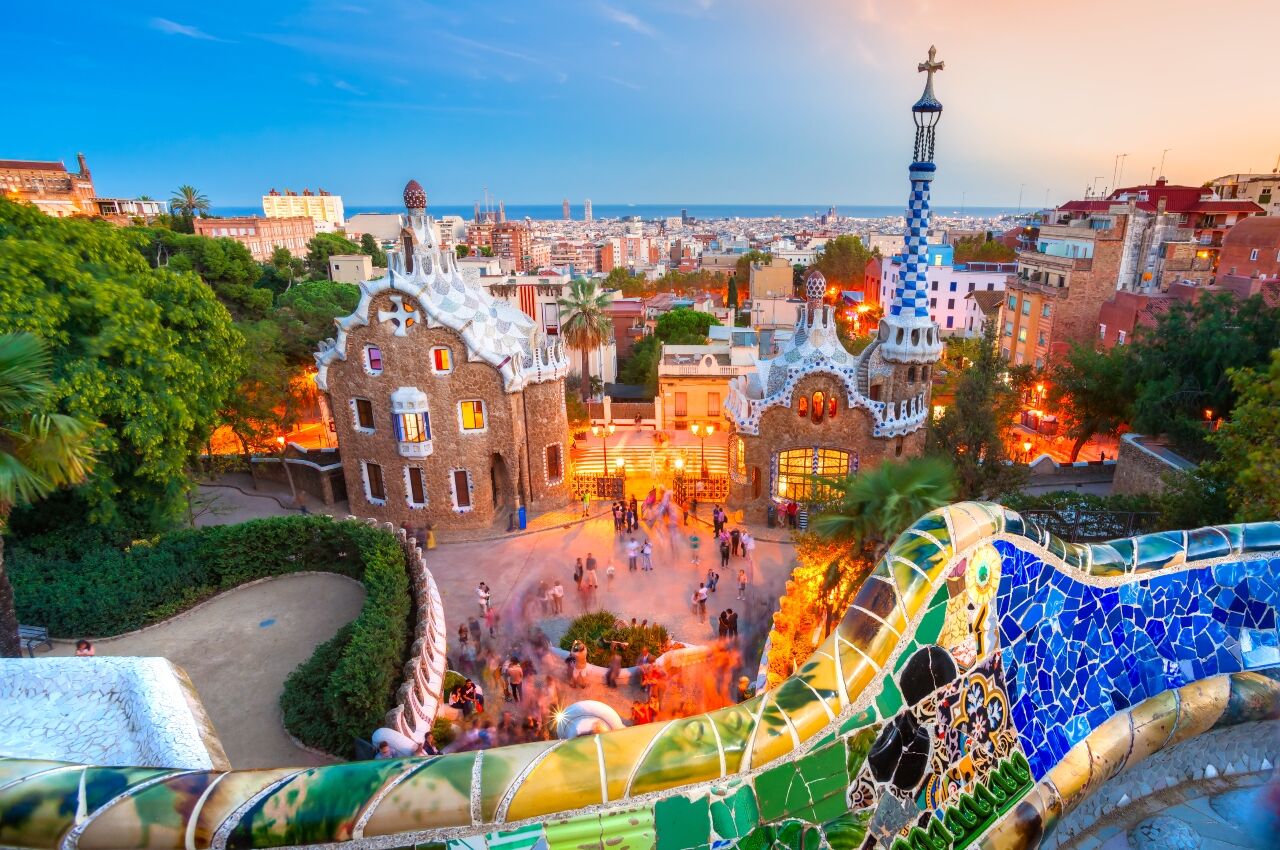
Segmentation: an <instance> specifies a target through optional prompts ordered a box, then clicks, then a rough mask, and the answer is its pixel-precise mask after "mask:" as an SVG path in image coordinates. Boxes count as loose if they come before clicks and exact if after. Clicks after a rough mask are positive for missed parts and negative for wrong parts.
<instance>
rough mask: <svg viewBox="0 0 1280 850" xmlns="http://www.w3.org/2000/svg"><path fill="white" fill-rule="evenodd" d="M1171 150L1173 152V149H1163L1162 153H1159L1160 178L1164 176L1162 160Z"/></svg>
mask: <svg viewBox="0 0 1280 850" xmlns="http://www.w3.org/2000/svg"><path fill="white" fill-rule="evenodd" d="M1171 150H1173V148H1165V149H1164V150H1163V151H1161V152H1160V176H1161V177H1163V176H1164V158H1165V157H1166V156H1168V155H1169V151H1171Z"/></svg>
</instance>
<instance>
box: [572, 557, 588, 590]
mask: <svg viewBox="0 0 1280 850" xmlns="http://www.w3.org/2000/svg"><path fill="white" fill-rule="evenodd" d="M585 572H586V567H584V566H582V559H581V558H579V559H577V560H576V561H574V562H573V583H574V584H582V575H583V573H585Z"/></svg>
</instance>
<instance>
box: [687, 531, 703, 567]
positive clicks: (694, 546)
mask: <svg viewBox="0 0 1280 850" xmlns="http://www.w3.org/2000/svg"><path fill="white" fill-rule="evenodd" d="M700 543H702V541H701V540H699V539H698V535H696V534H692V535H690V536H689V549H690V551H691V552H693V556H692V557H691V558H690V563H692V564H693V566H694V567H697V566H698V564H699V563H701V559H700V558H699V557H698V545H699V544H700Z"/></svg>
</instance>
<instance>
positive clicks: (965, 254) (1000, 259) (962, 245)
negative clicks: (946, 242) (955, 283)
mask: <svg viewBox="0 0 1280 850" xmlns="http://www.w3.org/2000/svg"><path fill="white" fill-rule="evenodd" d="M953 247H954V248H955V262H956V263H1012V262H1013V261H1014V260H1015V259H1017V257H1018V252H1017V251H1015V250H1013V249H1012V248H1010V247H1009V246H1008V245H1006V244H1004V243H1003V242H997V241H996V240H995V239H994V238H992V235H991V232H990V231H988V232H987V234H986V236H966V237H965V238H964V239H959V240H957V241H956V243H955V245H954V246H953Z"/></svg>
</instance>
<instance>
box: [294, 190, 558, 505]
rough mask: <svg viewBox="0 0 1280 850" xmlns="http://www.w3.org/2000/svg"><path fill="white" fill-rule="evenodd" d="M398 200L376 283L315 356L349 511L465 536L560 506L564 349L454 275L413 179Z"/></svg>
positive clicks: (365, 288)
mask: <svg viewBox="0 0 1280 850" xmlns="http://www.w3.org/2000/svg"><path fill="white" fill-rule="evenodd" d="M404 200H405V207H406V209H407V214H406V215H404V216H403V217H402V227H401V231H400V240H399V242H400V245H399V247H398V248H397V249H395V250H392V251H389V252H388V255H387V264H388V268H387V273H386V275H384V276H383V277H381V278H379V279H377V280H370V281H365V282H364V283H361V284H360V303H359V305H358V306H357V307H356V309H355V312H353V313H352V314H351V315H349V316H346V317H344V318H341V319H338V320H337V326H338V334H337V336H336V338H334V339H329V340H326V341H325V342H324V343H322V344H321V347H320V350H319V351H318V352H317V353H316V363H317V364H318V366H319V371H318V374H317V376H316V384H317V386H318V387H319V388H320V389H321V390H322V391H323V392H324V393H325V394H326V395H327V400H328V405H327V408H328V409H327V411H326V416H327V417H328V418H329V419H330V421H331V422H332V428H333V430H334V432H335V433H336V434H337V437H338V444H339V448H340V449H341V454H342V464H343V473H344V477H345V478H346V484H347V497H348V501H349V503H350V505H351V510H352V512H353V513H355V514H358V515H360V516H371V517H376V518H377V519H380V520H386V521H390V522H394V523H396V524H397V525H400V524H408V525H409V526H411V527H421V526H425V525H427V524H431V525H433V526H434V527H436V528H463V527H466V528H475V527H485V526H488V525H490V524H492V523H494V522H495V520H500V519H501V518H502V517H503V516H505V515H506V514H507V513H508V512H509V511H512V510H515V509H516V508H517V507H518V506H527V507H528V508H529V509H530V510H534V511H538V510H544V509H547V508H550V507H555V506H559V505H561V504H563V503H565V502H566V501H567V500H568V498H569V476H568V471H567V469H566V464H567V460H568V420H567V417H566V413H565V406H564V377H565V374H566V373H567V371H568V369H569V360H568V357H567V356H566V353H565V349H564V346H563V344H562V343H561V342H559V341H554V340H548V339H547V338H546V336H545V334H544V333H543V331H542V330H541V329H540V328H539V327H538V325H537V324H536V323H535V322H534V320H533V319H532V318H531V317H530V316H528V315H526V314H525V313H524V312H522V311H521V310H520V309H518V308H517V307H515V306H512V305H510V304H507V303H504V302H502V301H500V300H497V299H495V298H493V296H492V295H491V294H490V293H489V292H488V291H487V290H485V289H484V288H483V287H480V286H478V285H476V284H473V283H469V282H468V281H467V280H466V279H465V278H464V277H463V276H462V273H461V272H460V271H459V270H458V266H457V261H456V260H457V258H456V257H455V255H454V253H453V252H452V251H448V250H443V249H442V248H441V247H440V246H439V245H438V244H437V242H436V238H435V235H434V228H433V227H432V220H431V218H430V217H429V216H428V215H427V213H426V206H427V198H426V193H425V192H424V191H423V190H422V187H421V186H420V185H419V184H418V182H417V181H416V180H413V181H410V182H409V184H408V185H407V186H406V187H405V191H404Z"/></svg>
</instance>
